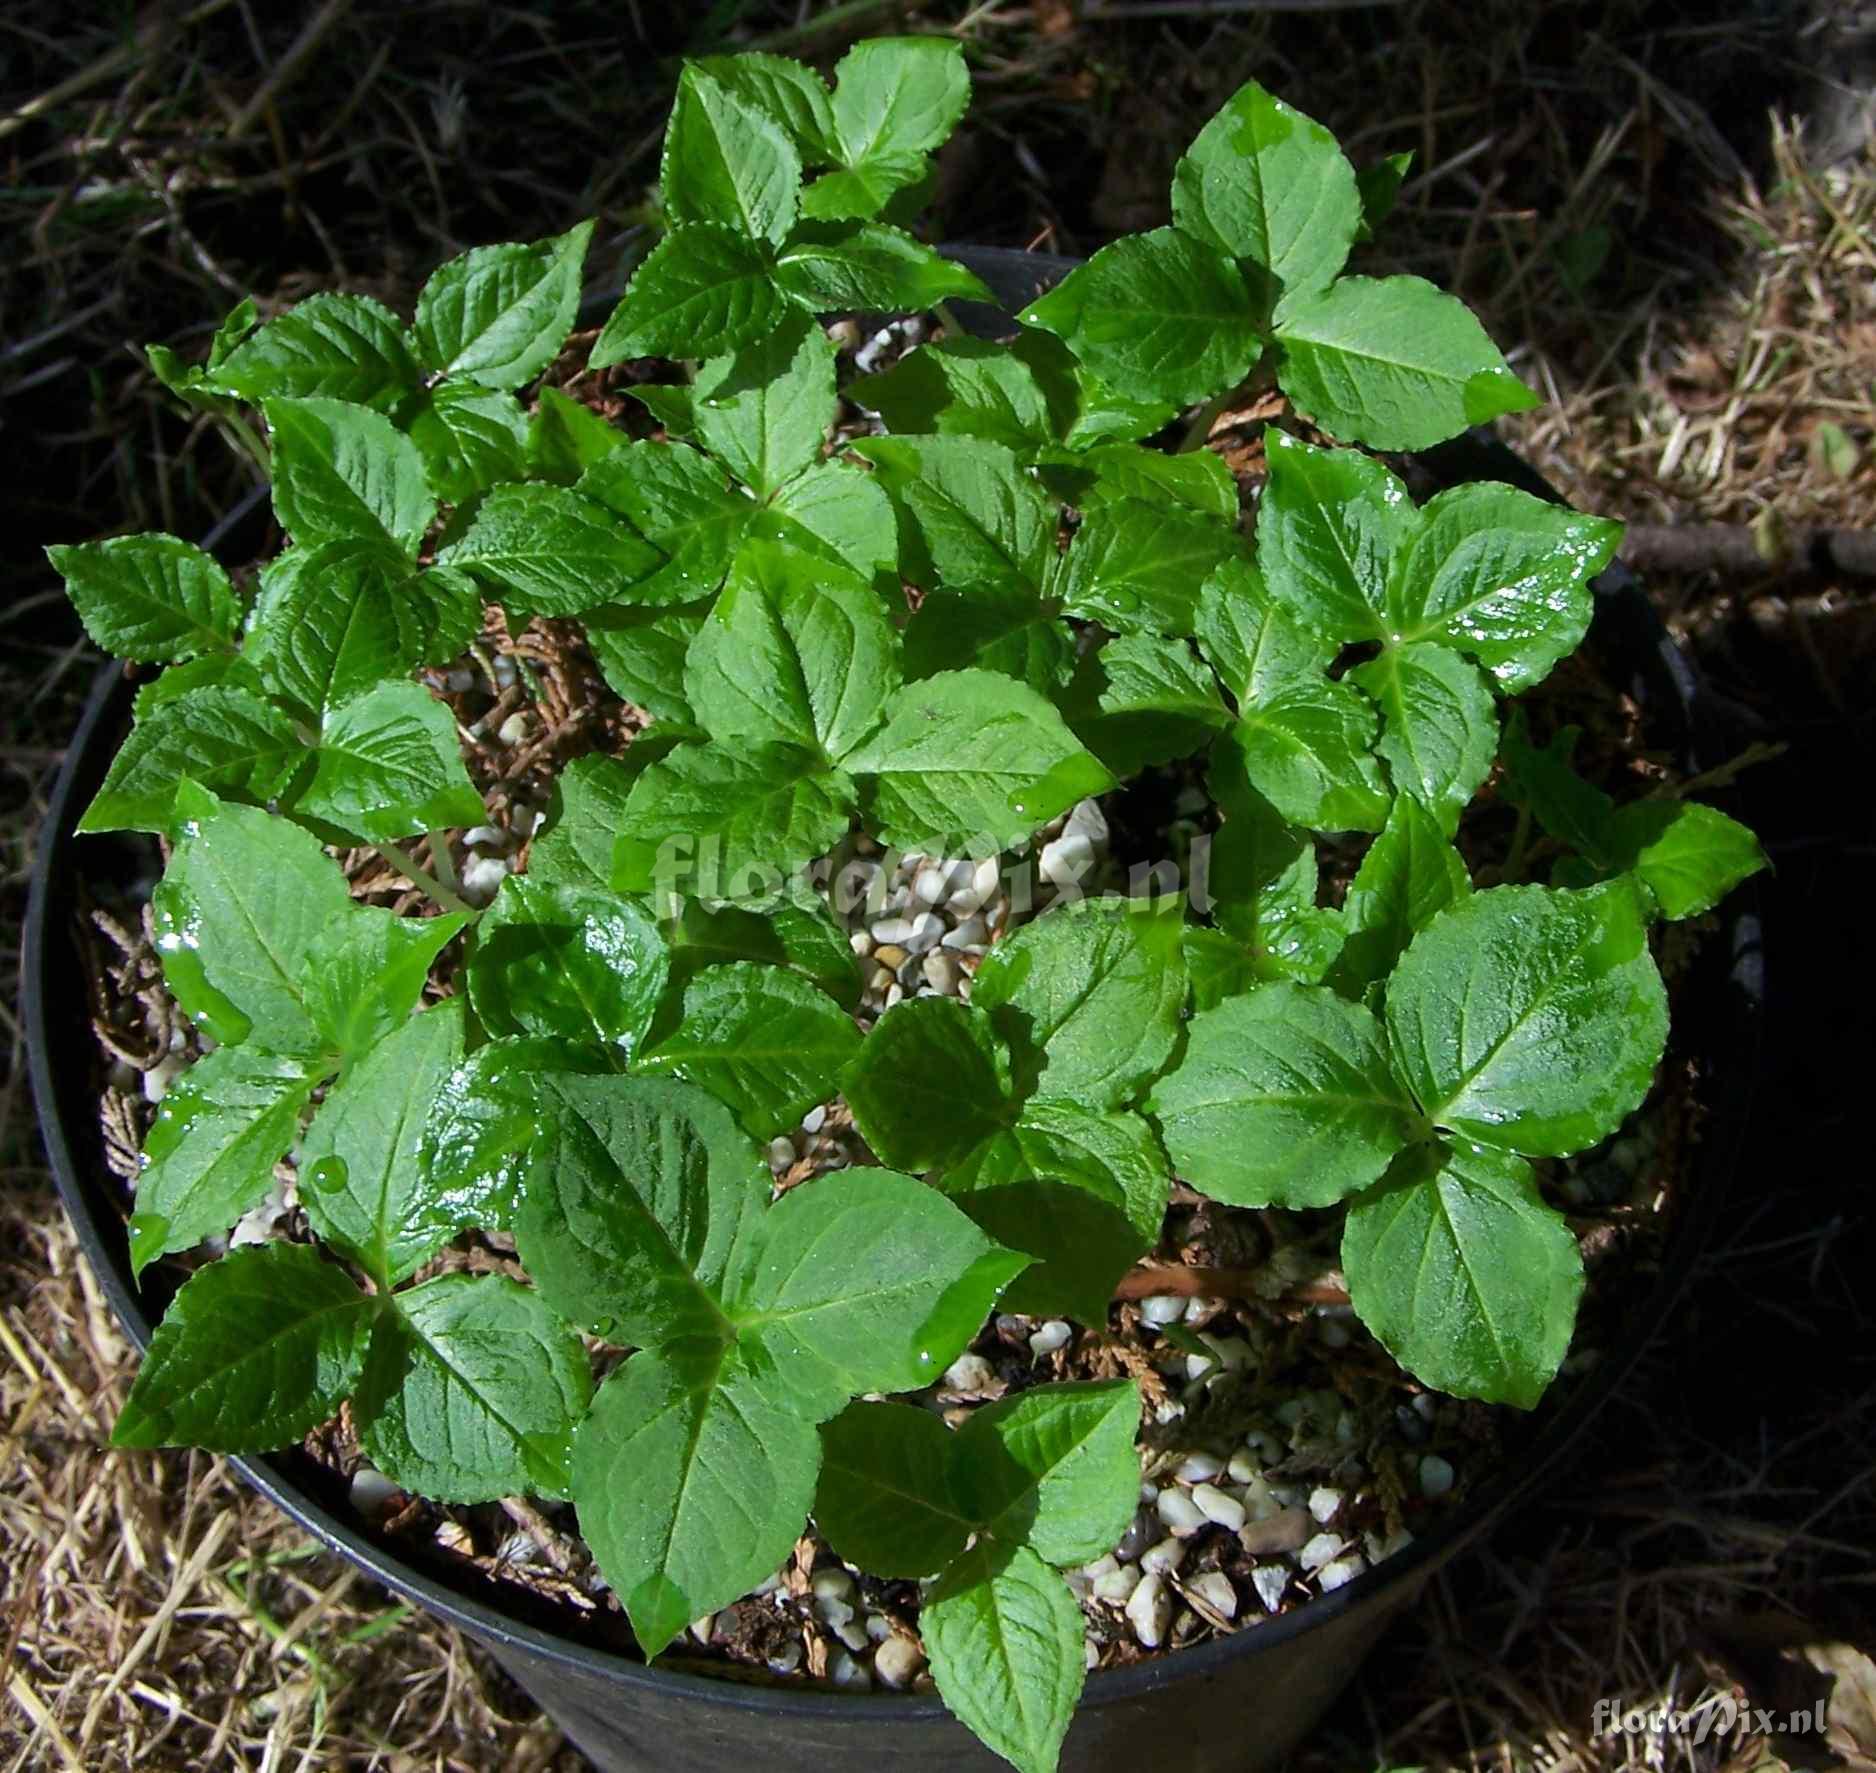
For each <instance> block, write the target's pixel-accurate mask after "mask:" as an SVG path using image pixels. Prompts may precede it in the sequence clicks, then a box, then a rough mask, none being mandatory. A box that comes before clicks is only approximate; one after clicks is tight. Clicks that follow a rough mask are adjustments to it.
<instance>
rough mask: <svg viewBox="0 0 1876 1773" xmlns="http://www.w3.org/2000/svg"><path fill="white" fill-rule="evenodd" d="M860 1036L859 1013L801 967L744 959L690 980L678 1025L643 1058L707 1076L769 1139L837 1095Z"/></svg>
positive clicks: (662, 1068)
mask: <svg viewBox="0 0 1876 1773" xmlns="http://www.w3.org/2000/svg"><path fill="white" fill-rule="evenodd" d="M859 1044H860V1034H859V1030H858V1029H857V1028H855V1027H854V1025H853V1019H852V1018H851V1017H850V1016H849V1015H848V1014H847V1012H846V1011H845V1010H843V1009H842V1008H841V1007H840V1005H839V1004H838V1003H836V1002H835V1001H834V999H833V998H831V997H829V996H828V995H827V993H826V992H825V991H822V990H821V989H820V988H819V987H817V986H815V985H812V984H810V983H809V982H808V981H807V980H806V979H804V978H802V977H801V975H800V974H799V973H795V972H791V971H789V970H788V969H787V968H785V967H777V966H762V965H758V964H756V963H754V962H751V961H736V962H732V963H730V964H728V965H725V966H719V967H710V968H708V969H706V970H705V971H703V972H701V973H699V974H697V976H696V977H695V978H693V979H692V980H691V981H690V983H689V984H688V985H686V986H685V988H684V1003H683V1009H682V1011H681V1012H680V1013H679V1016H678V1019H677V1023H676V1026H675V1027H672V1028H670V1029H669V1030H668V1031H665V1032H662V1033H660V1035H659V1037H658V1039H657V1040H655V1041H654V1042H653V1043H652V1044H651V1045H650V1046H649V1047H648V1048H646V1050H645V1051H644V1053H643V1054H641V1056H640V1059H639V1063H640V1065H641V1066H642V1067H643V1068H644V1069H645V1070H647V1071H649V1072H653V1073H658V1074H662V1075H665V1076H670V1077H681V1078H684V1079H686V1080H687V1081H689V1082H691V1083H694V1084H698V1085H700V1086H701V1087H702V1088H704V1089H706V1090H708V1091H709V1092H710V1093H711V1095H713V1096H715V1097H716V1098H717V1099H718V1100H719V1101H721V1102H724V1103H727V1104H728V1105H729V1107H730V1108H731V1109H732V1110H733V1111H734V1112H735V1115H736V1118H737V1119H738V1120H739V1121H740V1122H741V1123H742V1125H743V1127H744V1129H745V1130H746V1131H748V1132H749V1133H750V1134H752V1135H754V1136H755V1137H757V1138H764V1139H766V1138H768V1137H769V1136H771V1135H772V1134H775V1133H780V1132H783V1131H785V1130H787V1129H788V1128H790V1127H793V1126H795V1125H796V1124H797V1123H798V1122H799V1121H800V1119H801V1117H802V1116H803V1115H804V1114H805V1113H807V1111H808V1110H809V1109H810V1108H812V1107H814V1106H815V1104H816V1103H819V1102H825V1101H827V1100H828V1099H829V1098H830V1097H832V1096H833V1094H834V1092H835V1088H836V1080H837V1078H838V1077H839V1074H840V1070H841V1068H842V1067H843V1066H844V1065H845V1064H846V1063H847V1062H848V1060H850V1059H851V1058H852V1057H853V1055H854V1053H855V1051H856V1050H857V1049H858V1047H859Z"/></svg>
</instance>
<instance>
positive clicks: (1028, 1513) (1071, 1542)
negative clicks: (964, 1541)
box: [957, 1379, 1140, 1565]
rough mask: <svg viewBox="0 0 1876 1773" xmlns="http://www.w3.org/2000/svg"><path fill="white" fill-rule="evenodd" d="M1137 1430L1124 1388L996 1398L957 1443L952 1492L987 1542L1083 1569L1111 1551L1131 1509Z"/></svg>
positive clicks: (1132, 1389) (1100, 1386)
mask: <svg viewBox="0 0 1876 1773" xmlns="http://www.w3.org/2000/svg"><path fill="white" fill-rule="evenodd" d="M1139 1428H1140V1388H1139V1387H1138V1386H1137V1385H1136V1384H1135V1383H1134V1382H1133V1381H1132V1380H1131V1379H1105V1380H1097V1381H1094V1382H1091V1383H1082V1384H1066V1385H1041V1386H1037V1387H1036V1388H1035V1389H1034V1390H1033V1391H1025V1392H1022V1393H1019V1394H1018V1395H1017V1396H1015V1397H1006V1398H1000V1399H999V1400H998V1401H997V1402H995V1403H993V1404H986V1405H985V1406H984V1407H983V1408H982V1409H981V1410H978V1411H976V1412H975V1413H974V1414H973V1415H972V1417H971V1419H970V1421H969V1422H967V1423H966V1424H965V1425H964V1428H963V1430H962V1432H961V1433H960V1435H959V1437H958V1446H957V1464H958V1470H959V1480H960V1481H959V1492H960V1494H961V1495H962V1496H963V1497H964V1498H965V1499H966V1501H967V1503H968V1504H969V1506H970V1508H971V1512H972V1515H973V1517H974V1518H975V1519H977V1520H979V1521H982V1522H983V1523H985V1527H986V1530H987V1531H988V1533H989V1534H990V1536H991V1537H992V1538H994V1539H1000V1540H1002V1541H1004V1542H1005V1543H1006V1544H1022V1545H1027V1546H1028V1547H1029V1548H1030V1549H1031V1550H1032V1551H1034V1552H1035V1553H1036V1554H1037V1555H1038V1556H1039V1557H1043V1558H1046V1559H1047V1560H1048V1561H1049V1562H1050V1563H1052V1564H1059V1565H1066V1564H1085V1563H1087V1562H1089V1561H1090V1560H1091V1559H1093V1558H1098V1557H1100V1556H1101V1554H1102V1553H1103V1552H1108V1551H1112V1550H1113V1549H1114V1546H1115V1545H1116V1544H1117V1543H1118V1542H1119V1540H1120V1538H1121V1535H1122V1534H1124V1533H1125V1532H1126V1531H1127V1527H1128V1524H1129V1523H1130V1522H1131V1521H1132V1519H1133V1514H1134V1510H1135V1509H1136V1508H1137V1507H1138V1506H1139V1503H1140V1455H1139V1454H1138V1452H1136V1451H1135V1449H1134V1436H1135V1435H1136V1434H1137V1433H1138V1432H1139ZM992 1447H994V1448H995V1449H996V1452H995V1455H994V1456H993V1455H992V1454H991V1452H990V1449H991V1448H992Z"/></svg>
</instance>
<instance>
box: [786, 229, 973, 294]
mask: <svg viewBox="0 0 1876 1773" xmlns="http://www.w3.org/2000/svg"><path fill="white" fill-rule="evenodd" d="M775 277H776V282H777V283H778V285H779V286H780V287H781V288H782V289H783V290H784V291H785V292H786V293H787V294H788V295H789V296H790V297H792V298H793V299H794V300H795V301H796V302H798V303H799V304H800V305H801V306H802V307H804V308H806V309H807V310H808V311H809V312H810V313H813V314H827V313H834V312H838V311H842V310H848V309H851V310H854V311H857V312H859V313H863V314H898V313H912V314H918V313H923V312H924V311H925V310H926V309H928V308H935V307H936V306H937V305H938V304H939V303H940V302H948V301H960V300H961V301H967V302H992V301H994V300H995V299H996V298H995V296H993V295H992V293H991V292H990V291H989V290H988V289H986V288H985V287H984V285H983V284H982V283H981V282H980V281H979V280H978V278H977V277H976V275H975V274H974V273H972V272H970V271H967V270H965V268H964V267H963V266H962V265H960V264H957V263H955V262H954V261H953V260H951V259H948V258H945V257H943V256H942V255H941V254H939V253H938V252H936V251H934V250H933V249H932V248H931V247H929V246H927V245H926V244H925V243H924V242H923V241H922V240H916V239H914V238H913V237H912V236H911V235H910V234H908V233H906V232H905V230H904V229H903V228H894V227H890V226H888V224H886V223H885V222H851V221H846V222H831V221H830V222H817V221H807V222H803V223H801V224H800V226H799V227H797V228H796V229H795V231H794V232H793V233H792V234H790V235H789V237H788V240H787V242H786V243H785V244H784V245H783V247H782V249H781V252H780V254H779V255H778V257H777V259H776V265H775Z"/></svg>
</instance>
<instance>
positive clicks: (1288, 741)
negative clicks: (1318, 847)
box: [1233, 678, 1388, 831]
mask: <svg viewBox="0 0 1876 1773" xmlns="http://www.w3.org/2000/svg"><path fill="white" fill-rule="evenodd" d="M1377 725H1378V722H1377V721H1376V719H1375V715H1374V709H1373V706H1372V705H1371V704H1370V703H1369V702H1368V701H1367V700H1366V699H1365V698H1364V697H1363V696H1361V695H1360V694H1358V693H1357V692H1356V691H1355V690H1354V689H1353V688H1352V687H1351V686H1350V685H1348V684H1346V683H1332V682H1330V681H1329V680H1328V679H1326V678H1325V679H1322V680H1320V681H1318V682H1315V683H1309V682H1306V681H1305V682H1300V683H1296V684H1293V685H1292V686H1291V687H1290V688H1288V689H1283V690H1279V691H1277V693H1276V694H1275V695H1273V696H1271V697H1270V698H1269V700H1268V701H1264V702H1259V703H1256V704H1254V705H1252V706H1251V707H1249V708H1246V709H1245V710H1244V712H1243V716H1242V718H1241V719H1240V720H1239V722H1238V724H1237V726H1236V727H1235V728H1234V729H1233V737H1234V740H1235V742H1236V745H1237V747H1238V749H1239V751H1240V752H1241V754H1242V756H1243V759H1244V771H1245V774H1246V775H1247V776H1248V777H1249V779H1250V781H1251V784H1252V786H1253V787H1255V788H1256V789H1257V790H1258V792H1259V793H1261V794H1262V795H1264V796H1265V798H1267V799H1268V800H1269V802H1270V804H1271V805H1272V806H1274V807H1275V808H1276V809H1277V811H1278V812H1280V813H1281V814H1282V815H1283V816H1284V817H1285V818H1286V819H1289V820H1292V821H1294V822H1295V823H1296V824H1298V825H1304V826H1307V827H1308V828H1309V829H1310V830H1312V831H1378V830H1380V828H1381V825H1382V822H1383V821H1384V820H1385V819H1386V818H1387V809H1388V793H1387V786H1386V784H1385V783H1384V782H1383V781H1382V779H1381V771H1380V768H1379V766H1378V765H1377V764H1376V763H1375V760H1374V758H1373V756H1372V755H1371V752H1372V748H1373V745H1374V742H1375V733H1376V727H1377Z"/></svg>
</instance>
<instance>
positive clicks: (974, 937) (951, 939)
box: [938, 912, 990, 950]
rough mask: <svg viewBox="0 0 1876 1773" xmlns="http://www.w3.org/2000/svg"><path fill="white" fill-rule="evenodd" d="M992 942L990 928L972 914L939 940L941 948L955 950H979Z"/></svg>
mask: <svg viewBox="0 0 1876 1773" xmlns="http://www.w3.org/2000/svg"><path fill="white" fill-rule="evenodd" d="M989 940H990V928H989V926H988V925H987V924H986V923H985V922H984V920H983V919H982V918H981V917H979V916H977V915H976V913H974V912H973V913H972V914H971V915H970V916H969V917H967V918H965V920H964V921H963V922H962V923H961V924H959V925H958V927H957V928H956V929H954V930H951V931H949V932H947V933H946V934H945V935H942V936H940V937H939V938H938V941H939V945H940V946H941V947H945V948H950V949H953V950H956V949H959V948H978V947H981V946H982V945H983V944H984V943H986V942H988V941H989Z"/></svg>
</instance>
